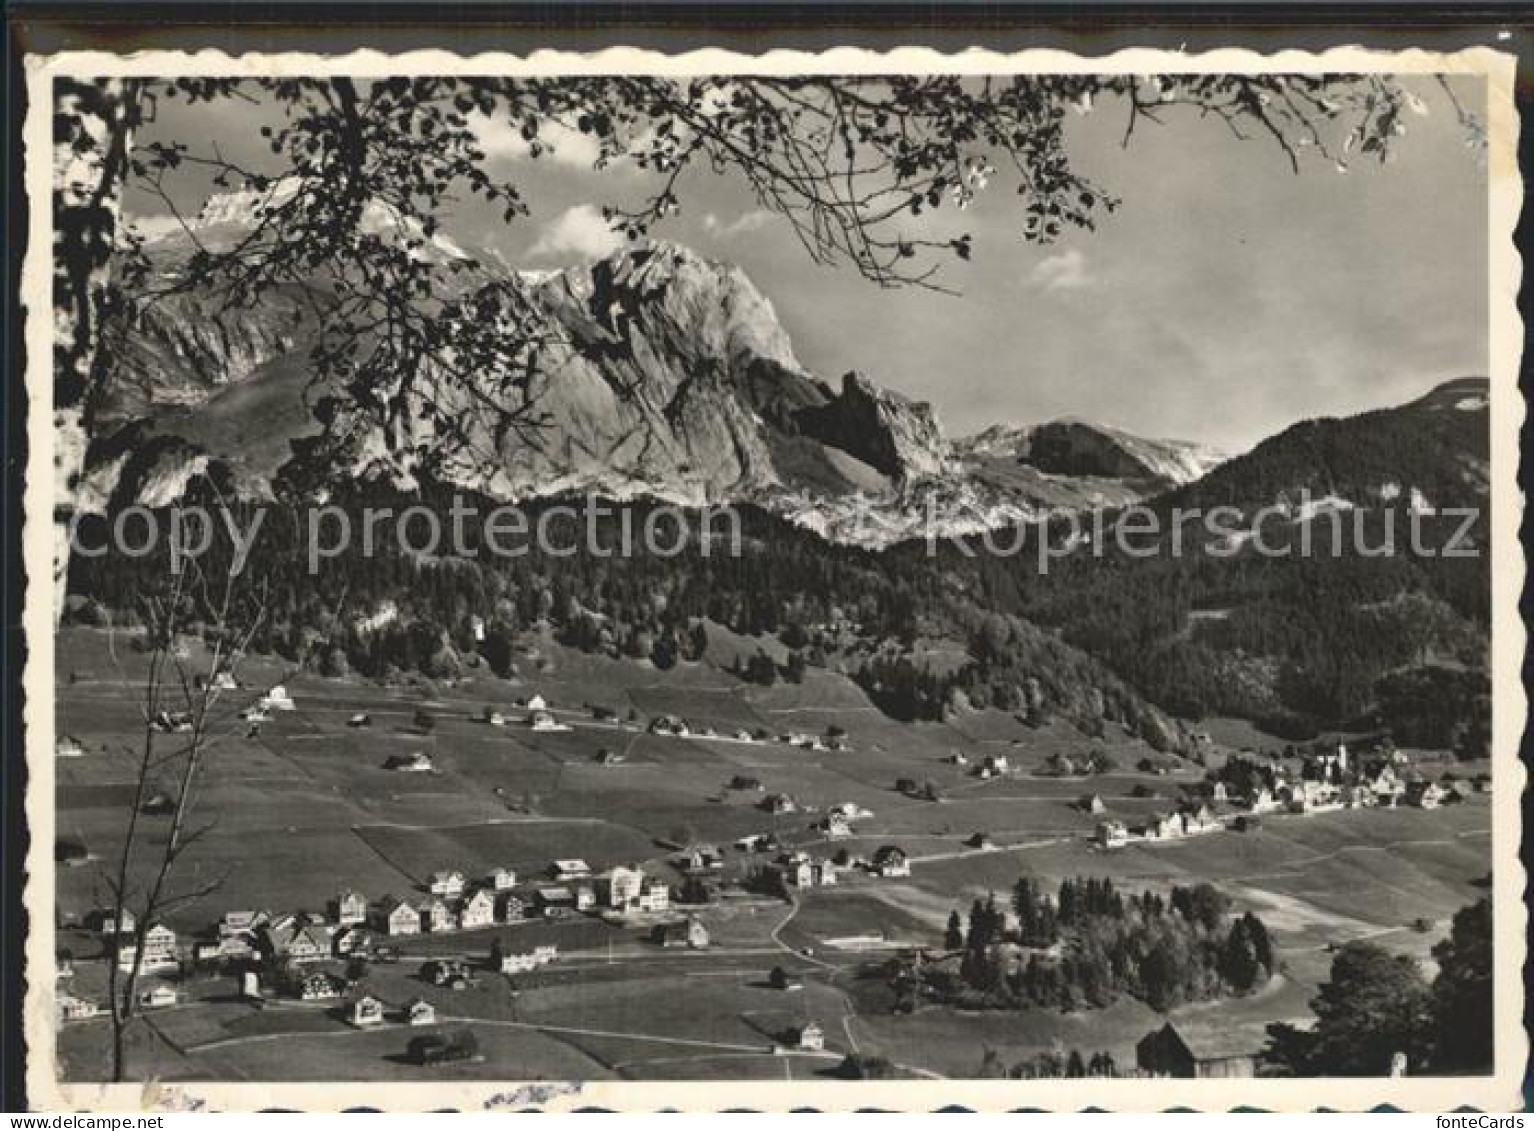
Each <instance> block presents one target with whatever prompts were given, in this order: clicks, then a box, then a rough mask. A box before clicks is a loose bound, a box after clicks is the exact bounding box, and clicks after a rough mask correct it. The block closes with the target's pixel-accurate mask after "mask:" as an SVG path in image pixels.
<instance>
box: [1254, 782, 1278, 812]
mask: <svg viewBox="0 0 1534 1131" xmlns="http://www.w3.org/2000/svg"><path fill="white" fill-rule="evenodd" d="M1246 807H1247V808H1248V809H1249V810H1251V811H1252V812H1253V813H1271V812H1273V811H1274V810H1276V809H1278V808H1280V805H1279V803H1278V800H1277V799H1276V798H1274V796H1273V791H1272V790H1271V789H1269V788H1268V787H1267V786H1261V787H1259V788H1258V789H1257V791H1256V792H1255V793H1253V794H1252V795H1251V796H1250V797H1249V798H1248V799H1247V802H1246Z"/></svg>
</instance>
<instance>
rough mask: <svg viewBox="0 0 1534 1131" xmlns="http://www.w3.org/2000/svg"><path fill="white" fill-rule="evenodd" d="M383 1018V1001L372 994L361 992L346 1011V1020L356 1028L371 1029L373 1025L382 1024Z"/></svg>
mask: <svg viewBox="0 0 1534 1131" xmlns="http://www.w3.org/2000/svg"><path fill="white" fill-rule="evenodd" d="M383 1019H384V1006H383V1002H381V1001H379V1000H378V999H377V998H376V997H374V996H373V995H372V994H363V995H362V996H361V997H359V998H357V1000H355V1001H354V1002H352V1003H351V1006H350V1007H349V1008H348V1009H347V1011H346V1020H347V1022H348V1023H350V1024H351V1025H352V1026H353V1027H354V1028H357V1029H371V1028H373V1026H375V1025H382V1024H383Z"/></svg>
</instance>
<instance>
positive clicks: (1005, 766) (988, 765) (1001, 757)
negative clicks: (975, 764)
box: [980, 754, 1011, 777]
mask: <svg viewBox="0 0 1534 1131" xmlns="http://www.w3.org/2000/svg"><path fill="white" fill-rule="evenodd" d="M980 768H981V770H983V771H989V776H991V777H1001V776H1002V775H1003V774H1005V773H1006V772H1007V771H1008V770H1009V769H1010V768H1011V763H1009V762H1008V761H1007V756H1006V755H1005V754H987V755H986V756H985V761H983V762H981V763H980Z"/></svg>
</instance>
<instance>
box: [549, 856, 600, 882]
mask: <svg viewBox="0 0 1534 1131" xmlns="http://www.w3.org/2000/svg"><path fill="white" fill-rule="evenodd" d="M549 875H550V876H551V877H553V878H554V879H555V880H558V881H559V882H560V883H568V882H569V881H570V880H587V879H590V878H591V865H590V864H588V863H586V861H584V860H581V859H578V858H576V859H569V860H556V861H554V862H553V863H552V864H550V865H549Z"/></svg>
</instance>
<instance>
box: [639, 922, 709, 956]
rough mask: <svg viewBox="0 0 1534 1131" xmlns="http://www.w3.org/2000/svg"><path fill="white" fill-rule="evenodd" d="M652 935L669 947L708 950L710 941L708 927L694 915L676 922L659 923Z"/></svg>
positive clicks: (658, 941)
mask: <svg viewBox="0 0 1534 1131" xmlns="http://www.w3.org/2000/svg"><path fill="white" fill-rule="evenodd" d="M650 937H651V938H652V939H654V940H655V941H656V942H657V943H659V944H660V945H661V946H663V947H666V948H667V949H677V948H681V947H686V948H687V949H688V950H706V949H707V948H708V942H709V938H708V928H707V927H705V926H704V925H703V924H702V923H701V922H699V921H698V920H697V919H696V918H694V917H692V916H688V917H687V918H686V919H684V920H681V921H679V922H675V923H658V924H656V926H655V929H654V930H653V931H652V932H651V936H650Z"/></svg>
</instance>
